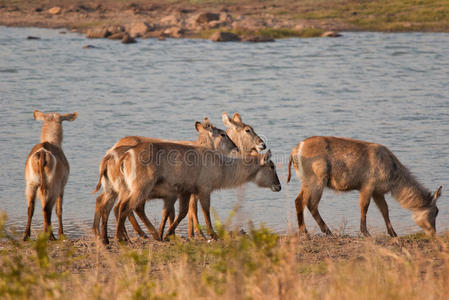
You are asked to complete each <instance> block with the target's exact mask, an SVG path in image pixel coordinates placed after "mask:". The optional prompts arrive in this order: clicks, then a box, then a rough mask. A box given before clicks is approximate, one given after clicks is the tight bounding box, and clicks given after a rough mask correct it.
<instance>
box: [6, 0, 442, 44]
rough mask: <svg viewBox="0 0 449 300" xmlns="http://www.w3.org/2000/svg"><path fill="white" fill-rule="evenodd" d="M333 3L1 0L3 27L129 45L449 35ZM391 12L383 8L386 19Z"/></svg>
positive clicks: (437, 25)
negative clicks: (363, 34)
mask: <svg viewBox="0 0 449 300" xmlns="http://www.w3.org/2000/svg"><path fill="white" fill-rule="evenodd" d="M327 2H329V1H318V2H316V3H314V2H309V1H304V2H300V3H297V2H295V1H290V0H288V1H280V2H275V1H248V2H245V3H244V4H243V3H240V2H233V1H225V2H220V3H216V2H207V1H204V2H203V1H173V2H172V1H170V2H157V1H133V2H131V1H118V0H108V1H98V0H95V1H90V2H83V1H75V0H65V1H49V2H44V3H43V2H42V1H15V2H14V3H10V2H8V1H0V25H4V26H17V27H43V28H66V29H68V30H71V31H74V32H79V33H82V34H86V37H88V38H110V39H121V40H122V41H124V42H129V43H132V42H135V39H136V38H158V39H165V38H203V39H211V40H214V41H249V42H269V41H273V40H274V39H278V38H284V37H321V36H326V37H338V36H339V34H338V32H339V31H362V30H374V31H434V32H435V31H436V32H449V22H446V21H441V22H435V21H433V22H427V21H426V20H421V19H416V18H412V16H410V17H409V19H410V21H408V19H407V17H404V16H398V17H397V19H398V21H396V20H395V19H394V17H391V16H390V17H389V18H390V19H391V21H389V20H390V19H388V20H387V21H379V22H378V23H373V21H370V22H371V23H369V25H366V24H364V23H363V21H365V20H370V19H374V20H377V15H376V12H375V11H374V12H373V8H365V7H364V6H360V5H359V4H358V3H357V2H356V1H347V2H345V3H340V2H338V3H336V4H333V3H332V2H329V3H327ZM393 2H400V1H399V0H395V1H393ZM422 9H423V11H424V10H425V9H427V7H424V8H422ZM365 10H366V11H365ZM392 10H393V8H392ZM334 11H335V12H334ZM436 11H437V9H436ZM336 12H339V14H337V13H336ZM388 13H389V12H388V8H385V11H384V12H382V13H381V14H388ZM365 14H366V16H365ZM390 15H391V14H390ZM382 16H383V15H380V17H379V18H378V19H379V20H381V19H382V18H381V17H382ZM393 16H394V14H393ZM376 26H377V27H376ZM125 40H126V41H125Z"/></svg>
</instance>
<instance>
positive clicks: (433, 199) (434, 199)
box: [432, 186, 443, 206]
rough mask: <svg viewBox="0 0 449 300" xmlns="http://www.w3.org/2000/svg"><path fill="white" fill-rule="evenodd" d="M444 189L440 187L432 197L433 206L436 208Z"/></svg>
mask: <svg viewBox="0 0 449 300" xmlns="http://www.w3.org/2000/svg"><path fill="white" fill-rule="evenodd" d="M442 188H443V186H440V187H439V188H438V189H437V190H436V192H435V193H433V196H432V206H435V205H436V204H437V200H438V198H440V196H441V189H442Z"/></svg>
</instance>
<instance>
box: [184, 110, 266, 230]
mask: <svg viewBox="0 0 449 300" xmlns="http://www.w3.org/2000/svg"><path fill="white" fill-rule="evenodd" d="M222 121H223V124H224V125H225V126H226V127H227V128H228V129H227V130H226V133H227V134H228V136H229V137H230V138H231V140H232V141H233V142H234V143H235V144H236V145H237V147H238V148H239V153H240V155H257V154H258V153H259V152H260V151H263V150H265V148H266V145H265V143H264V142H263V140H262V139H261V138H260V137H259V136H258V135H257V134H256V132H255V131H254V129H253V128H252V127H251V126H249V125H248V124H245V123H243V121H242V117H241V116H240V114H239V113H235V114H234V115H233V116H232V119H231V118H230V117H229V116H228V114H227V113H225V112H224V113H223V114H222ZM197 202H198V199H197V197H195V195H192V197H191V198H190V206H189V213H188V224H189V225H188V235H189V237H193V236H194V231H195V232H196V233H197V234H198V235H200V236H202V237H203V238H204V237H205V236H204V234H203V232H202V231H201V229H200V227H199V222H198V208H197Z"/></svg>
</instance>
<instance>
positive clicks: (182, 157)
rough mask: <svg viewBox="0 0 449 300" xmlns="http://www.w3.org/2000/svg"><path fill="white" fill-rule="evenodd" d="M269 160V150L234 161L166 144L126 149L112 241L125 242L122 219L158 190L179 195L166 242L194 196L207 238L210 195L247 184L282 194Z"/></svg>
mask: <svg viewBox="0 0 449 300" xmlns="http://www.w3.org/2000/svg"><path fill="white" fill-rule="evenodd" d="M270 158H271V151H268V152H267V153H266V154H262V155H257V156H246V157H242V158H234V157H229V156H225V155H223V154H221V153H220V152H217V151H213V150H210V149H206V148H201V147H194V146H187V145H180V144H169V143H141V144H139V145H137V146H135V147H133V148H131V149H129V150H128V151H127V152H126V154H125V155H123V157H122V158H121V161H120V163H119V164H120V168H121V170H122V173H123V178H124V181H125V183H126V187H127V189H123V190H122V191H120V196H119V198H120V201H119V204H120V210H119V218H118V223H117V231H116V239H118V240H121V239H123V227H124V220H125V218H126V216H127V214H128V212H129V211H130V209H134V208H136V207H138V206H139V205H140V204H141V203H142V202H144V201H146V199H148V195H149V194H150V193H151V192H152V191H153V190H154V189H158V188H159V187H161V186H162V188H161V189H162V190H165V192H166V193H168V194H170V193H176V194H180V195H181V197H180V204H179V206H180V212H179V214H178V216H177V217H176V220H175V221H174V223H173V224H172V225H171V226H170V228H169V229H168V231H167V234H166V236H165V237H167V236H168V235H171V234H172V233H173V231H174V230H175V228H176V226H177V225H178V224H179V222H180V221H181V220H182V219H183V218H184V217H185V216H186V214H187V211H188V202H189V197H190V194H198V197H199V200H200V203H201V206H202V208H203V211H204V214H205V219H206V226H207V229H208V233H209V234H212V233H213V228H212V224H211V219H210V194H211V193H212V192H213V191H214V190H217V189H224V188H233V187H237V186H240V185H242V184H245V183H247V182H250V181H251V182H254V183H256V184H257V185H258V186H260V187H270V188H271V189H272V190H273V191H276V192H277V191H280V190H281V184H280V182H279V179H278V176H277V173H276V168H275V166H274V164H273V162H272V161H271V160H270Z"/></svg>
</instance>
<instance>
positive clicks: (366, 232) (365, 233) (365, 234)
mask: <svg viewBox="0 0 449 300" xmlns="http://www.w3.org/2000/svg"><path fill="white" fill-rule="evenodd" d="M362 233H363V235H364V236H365V237H371V234H369V232H368V231H367V230H364V231H362Z"/></svg>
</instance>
